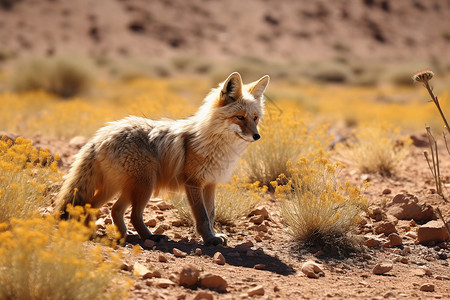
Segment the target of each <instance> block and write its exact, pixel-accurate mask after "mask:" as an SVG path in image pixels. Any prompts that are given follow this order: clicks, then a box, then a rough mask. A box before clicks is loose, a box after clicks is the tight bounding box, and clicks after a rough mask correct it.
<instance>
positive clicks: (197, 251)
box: [195, 248, 203, 256]
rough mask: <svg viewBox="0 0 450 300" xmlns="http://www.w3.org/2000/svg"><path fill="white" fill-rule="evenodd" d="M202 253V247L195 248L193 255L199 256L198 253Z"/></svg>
mask: <svg viewBox="0 0 450 300" xmlns="http://www.w3.org/2000/svg"><path fill="white" fill-rule="evenodd" d="M202 254H203V252H202V249H200V248H196V249H195V255H198V256H200V255H202Z"/></svg>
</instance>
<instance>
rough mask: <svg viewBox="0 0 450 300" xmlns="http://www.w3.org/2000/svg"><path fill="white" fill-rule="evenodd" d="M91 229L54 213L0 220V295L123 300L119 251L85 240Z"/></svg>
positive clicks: (126, 285)
mask: <svg viewBox="0 0 450 300" xmlns="http://www.w3.org/2000/svg"><path fill="white" fill-rule="evenodd" d="M91 232H92V229H91V228H89V227H87V226H85V225H84V224H83V223H81V222H78V221H75V220H70V221H59V220H57V218H55V217H53V216H46V217H44V218H42V217H34V218H30V219H27V220H21V219H16V218H12V219H11V220H10V224H9V225H8V224H6V223H1V224H0V299H31V300H33V299H36V300H37V299H55V300H56V299H58V300H60V299H86V300H87V299H89V300H90V299H123V298H124V297H126V294H127V290H128V288H129V282H128V281H127V280H125V279H123V278H120V277H119V276H118V270H119V266H120V256H119V255H118V254H115V253H113V250H112V248H105V247H102V246H100V245H98V244H97V245H91V244H88V242H87V241H88V239H89V236H90V233H91Z"/></svg>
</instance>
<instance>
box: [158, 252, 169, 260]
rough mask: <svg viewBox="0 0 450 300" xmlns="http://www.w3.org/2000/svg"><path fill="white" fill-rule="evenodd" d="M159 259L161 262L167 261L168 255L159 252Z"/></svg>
mask: <svg viewBox="0 0 450 300" xmlns="http://www.w3.org/2000/svg"><path fill="white" fill-rule="evenodd" d="M158 261H159V262H167V257H166V256H165V255H164V254H161V253H160V254H159V255H158Z"/></svg>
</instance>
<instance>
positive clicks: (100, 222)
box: [95, 218, 106, 229]
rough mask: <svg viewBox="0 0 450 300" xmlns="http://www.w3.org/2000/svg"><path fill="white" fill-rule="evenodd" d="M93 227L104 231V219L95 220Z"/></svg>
mask: <svg viewBox="0 0 450 300" xmlns="http://www.w3.org/2000/svg"><path fill="white" fill-rule="evenodd" d="M95 225H96V226H97V229H105V228H106V223H105V218H99V219H97V221H95Z"/></svg>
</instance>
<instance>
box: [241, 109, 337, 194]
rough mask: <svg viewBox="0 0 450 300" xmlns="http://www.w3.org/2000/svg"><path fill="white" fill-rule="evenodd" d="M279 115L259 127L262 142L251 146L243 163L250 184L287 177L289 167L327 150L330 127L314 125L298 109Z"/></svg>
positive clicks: (242, 166) (245, 154)
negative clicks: (299, 159) (310, 155)
mask: <svg viewBox="0 0 450 300" xmlns="http://www.w3.org/2000/svg"><path fill="white" fill-rule="evenodd" d="M283 108H284V109H283V110H282V111H281V112H280V113H273V112H272V113H270V114H267V116H266V117H265V119H264V120H263V123H262V124H261V126H260V134H261V139H260V140H258V141H257V142H255V143H253V144H252V145H250V147H249V149H247V151H246V152H245V153H244V155H243V157H242V160H241V163H240V165H241V170H242V171H243V172H244V174H245V175H246V176H248V178H249V179H250V182H255V181H260V182H261V183H262V184H266V185H268V184H269V183H270V182H271V181H273V180H275V179H277V177H278V176H279V175H280V174H287V173H288V170H287V168H286V163H287V162H288V161H295V160H297V159H298V158H300V157H302V156H304V155H306V154H308V153H311V152H314V151H316V150H317V149H320V148H323V147H327V146H328V144H329V143H330V141H331V139H330V135H329V134H328V133H327V129H328V126H327V125H318V126H314V125H312V122H311V121H308V120H307V119H305V118H304V114H302V113H301V112H300V111H299V110H298V109H295V107H292V106H291V107H290V106H287V105H285V106H283Z"/></svg>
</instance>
